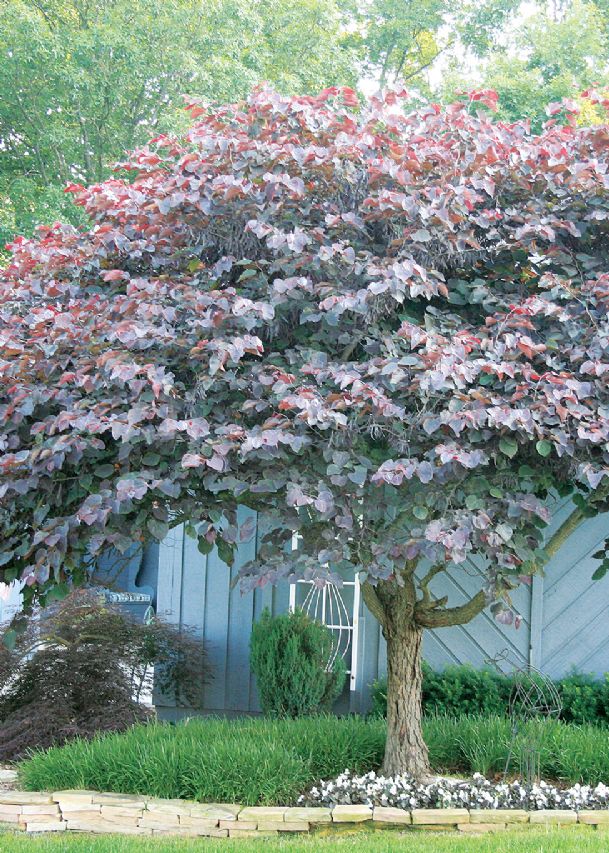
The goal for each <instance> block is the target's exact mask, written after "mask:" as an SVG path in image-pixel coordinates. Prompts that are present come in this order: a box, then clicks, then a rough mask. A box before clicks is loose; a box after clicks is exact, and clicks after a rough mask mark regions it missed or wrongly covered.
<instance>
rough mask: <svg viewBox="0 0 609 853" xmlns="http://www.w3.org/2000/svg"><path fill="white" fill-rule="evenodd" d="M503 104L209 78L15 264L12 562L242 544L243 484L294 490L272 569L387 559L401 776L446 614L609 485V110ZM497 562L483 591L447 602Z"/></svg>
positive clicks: (523, 569) (264, 553)
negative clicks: (463, 572) (236, 89)
mask: <svg viewBox="0 0 609 853" xmlns="http://www.w3.org/2000/svg"><path fill="white" fill-rule="evenodd" d="M495 101H496V96H495V95H494V93H491V92H476V93H473V94H472V96H471V103H470V104H457V105H454V106H451V107H448V108H446V109H445V110H441V109H440V108H439V107H425V108H422V109H420V110H418V111H414V112H411V113H405V112H403V111H401V110H396V109H395V106H396V96H395V95H388V96H387V99H386V100H385V101H380V100H378V99H373V100H372V101H371V103H370V104H369V105H368V106H367V107H365V108H363V109H361V110H359V109H358V105H357V99H356V97H355V95H354V93H353V91H352V90H350V89H343V90H337V89H329V90H326V91H324V92H323V93H322V94H321V95H319V96H317V97H315V98H314V97H311V96H301V97H298V98H292V99H288V98H285V97H282V96H280V95H278V94H277V93H275V92H273V91H267V90H261V91H257V92H255V93H254V94H253V95H252V96H251V97H250V99H249V100H248V101H247V103H243V104H240V105H235V106H230V107H222V108H209V107H206V106H201V105H199V104H196V103H193V104H192V105H191V112H192V114H193V116H194V117H197V118H198V119H199V121H198V123H197V124H195V126H194V127H193V128H192V130H191V131H190V132H189V133H188V134H187V135H186V136H185V138H184V139H176V138H167V137H160V138H157V139H156V140H155V141H154V142H152V143H150V145H149V146H146V147H144V148H143V149H141V150H139V151H138V152H136V153H135V154H134V156H133V158H132V159H131V160H130V161H129V163H127V164H126V165H125V168H126V169H128V172H127V175H128V179H123V178H121V177H120V176H116V177H114V178H112V179H110V180H108V181H106V182H105V183H103V184H101V185H93V186H92V187H90V188H88V189H87V188H84V187H82V186H77V185H74V186H72V187H71V191H72V192H73V193H74V195H75V198H76V201H77V203H78V204H79V205H81V206H82V207H84V209H85V211H86V213H87V215H88V216H90V218H91V221H92V223H93V224H92V227H91V228H90V230H89V231H87V232H84V233H81V232H77V231H75V230H74V229H73V228H71V227H69V226H56V227H54V228H52V229H48V230H46V231H42V232H41V233H40V234H39V235H38V237H37V239H35V240H30V241H28V240H24V239H20V240H17V241H16V242H15V245H14V247H13V249H14V256H13V259H12V261H11V263H10V264H9V265H8V266H7V268H6V270H5V271H4V272H3V274H2V276H1V277H0V304H1V305H2V311H1V312H0V381H1V387H0V441H1V442H2V447H3V452H2V455H0V523H1V524H2V529H3V538H2V541H1V542H0V565H1V566H2V567H3V569H2V574H3V576H4V578H5V579H6V580H11V579H12V578H16V577H21V578H22V579H23V580H24V581H25V584H26V587H25V593H26V599H27V600H30V601H31V600H32V599H33V598H34V597H36V596H38V598H39V599H40V600H41V601H43V602H44V601H45V600H46V598H48V596H49V595H51V594H52V595H53V596H55V595H57V594H58V593H57V590H59V594H63V593H64V592H65V591H66V590H67V588H68V587H69V584H71V583H77V582H80V581H82V580H83V579H84V577H85V568H86V567H85V560H86V558H87V556H89V557H92V558H95V556H96V555H97V554H100V553H102V552H103V551H104V550H105V549H107V548H108V547H114V548H117V549H118V550H119V551H124V550H126V549H127V548H129V547H131V545H132V543H133V541H134V540H136V541H138V540H139V541H145V540H146V539H148V538H150V537H153V538H155V539H162V538H163V537H164V536H165V535H166V533H167V532H168V530H169V528H170V527H171V526H172V525H174V524H177V523H179V522H184V523H185V525H186V531H187V533H189V534H190V535H193V536H196V537H198V539H199V547H200V549H201V550H202V551H203V552H204V553H205V552H207V551H209V550H210V549H211V548H212V547H213V545H214V544H215V545H217V547H218V550H219V554H220V557H221V558H222V559H224V560H226V561H227V562H229V563H230V562H231V560H232V553H233V550H234V548H235V545H236V543H237V542H238V541H239V540H244V539H247V538H248V536H251V534H252V530H251V525H247V524H246V525H243V526H242V527H241V528H239V527H238V525H237V521H236V518H237V514H236V513H237V509H238V507H239V506H240V505H245V506H248V507H251V508H252V509H254V510H258V511H261V512H267V513H268V514H269V516H270V517H271V518H273V519H275V526H274V527H273V526H272V525H271V526H269V529H268V531H267V532H266V533H265V535H264V536H263V537H262V541H261V542H260V543H259V544H260V548H259V553H258V556H257V561H256V562H255V563H253V564H252V565H251V566H249V567H247V568H246V569H245V570H244V572H243V575H242V581H243V584H244V586H245V587H246V588H252V587H255V586H260V585H263V584H265V583H267V582H276V581H278V580H280V579H282V578H287V579H290V580H294V579H295V578H297V577H305V578H308V579H311V578H314V579H317V580H318V581H320V582H321V581H323V580H324V579H335V580H340V578H341V577H343V576H345V575H346V574H349V573H351V574H352V573H353V572H358V573H360V579H361V580H362V583H363V587H362V588H363V595H364V600H365V601H366V604H367V605H368V607H369V608H370V610H371V611H372V613H373V614H374V615H375V616H376V617H377V618H378V619H379V621H380V623H381V625H382V628H383V633H384V636H385V638H386V640H387V654H388V715H387V716H388V737H387V752H386V757H385V764H384V770H385V772H386V773H390V774H391V773H396V772H403V771H411V772H413V773H415V774H416V775H419V776H422V775H424V774H425V773H426V772H427V770H428V767H427V751H426V748H425V744H424V742H423V738H422V734H421V726H420V699H421V695H420V692H421V666H420V649H421V638H422V632H423V629H432V630H433V629H435V628H439V627H442V626H448V625H455V624H459V623H463V622H467V621H469V620H470V619H472V618H474V617H475V616H476V615H477V614H478V613H480V612H481V611H482V610H483V608H484V607H485V606H486V605H491V608H492V611H493V613H494V614H495V616H496V617H497V618H499V619H502V620H503V621H507V622H510V621H513V620H514V614H513V612H512V611H511V607H510V597H509V596H510V591H511V590H512V589H513V588H514V587H515V586H517V585H518V583H519V582H521V580H522V579H523V578H524V579H526V578H527V577H528V576H530V575H531V574H532V573H533V572H535V571H537V570H539V569H540V568H541V567H542V566H543V564H544V562H545V561H546V560H547V558H548V555H549V554H550V553H552V551H553V550H555V549H556V548H557V547H558V545H559V543H560V542H561V541H562V539H564V537H565V536H566V535H568V533H569V532H570V531H571V530H572V529H573V528H574V527H575V526H576V525H577V523H579V521H581V519H582V517H583V516H584V515H585V514H586V513H590V512H595V511H597V510H599V509H604V508H606V506H607V503H606V499H605V493H606V486H605V484H606V482H607V480H606V476H607V474H609V451H608V450H607V446H608V445H607V442H608V440H609V418H608V416H607V412H608V411H609V395H608V386H607V377H608V376H609V358H608V356H607V348H608V347H609V337H608V333H607V300H608V299H609V286H608V281H609V274H608V270H607V266H608V263H609V259H608V258H607V245H608V244H607V220H608V218H609V189H608V185H607V172H608V167H609V162H608V161H609V154H608V152H609V146H608V145H607V141H608V139H609V130H608V129H607V127H605V126H599V127H595V128H591V129H585V128H580V129H578V128H576V127H575V126H574V115H573V114H572V113H570V116H571V123H568V124H566V125H564V126H563V125H561V124H560V123H559V122H555V121H552V122H550V123H549V124H548V126H547V127H545V128H544V129H543V130H542V131H541V133H540V135H538V136H536V135H534V134H532V133H531V132H530V131H529V129H528V128H527V125H526V124H523V123H515V124H513V125H507V124H505V123H494V122H492V121H491V120H490V119H489V118H488V116H487V115H486V114H485V113H484V112H483V111H476V109H475V105H476V104H477V103H485V104H487V105H490V106H492V105H493V104H494V103H495ZM600 106H603V104H600ZM567 109H571V108H570V107H568V106H567ZM575 489H577V490H578V492H577V495H576V502H577V505H576V506H575V508H574V511H573V513H572V515H571V516H570V518H569V519H568V520H567V521H566V522H565V524H564V525H563V526H562V527H561V528H560V530H559V531H558V533H557V534H556V535H555V536H554V537H553V539H552V540H551V541H550V542H549V543H544V536H543V528H544V526H545V525H546V523H547V521H548V519H549V517H550V509H549V501H550V499H551V497H552V496H553V495H556V493H559V494H569V493H572V492H573V491H574V490H575ZM550 503H551V501H550ZM293 531H298V533H299V547H298V549H297V550H293V551H290V550H287V546H288V545H289V543H290V542H291V540H292V533H293ZM544 545H545V547H544ZM468 556H469V557H476V558H478V559H479V560H480V561H481V562H482V564H483V565H484V566H486V568H485V570H484V574H483V577H482V579H481V588H480V590H479V592H477V594H476V595H475V596H474V597H473V598H472V599H471V600H469V601H466V602H463V603H455V602H449V601H447V600H446V598H440V599H438V598H436V597H435V595H434V593H433V582H434V578H436V577H437V575H439V574H440V573H442V572H443V571H445V570H446V568H447V567H448V566H452V567H455V568H457V569H458V567H459V566H462V564H463V563H464V561H465V559H466V558H467V557H468ZM608 566H609V561H607V560H605V561H604V562H602V563H601V565H600V566H599V570H598V573H602V572H603V571H605V570H606V569H607V567H608Z"/></svg>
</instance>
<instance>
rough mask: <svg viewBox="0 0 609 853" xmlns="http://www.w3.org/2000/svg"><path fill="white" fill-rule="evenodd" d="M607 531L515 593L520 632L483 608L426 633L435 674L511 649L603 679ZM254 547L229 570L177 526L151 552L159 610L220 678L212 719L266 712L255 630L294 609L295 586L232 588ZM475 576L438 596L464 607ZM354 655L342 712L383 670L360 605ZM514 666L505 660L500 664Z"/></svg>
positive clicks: (583, 538) (459, 578)
mask: <svg viewBox="0 0 609 853" xmlns="http://www.w3.org/2000/svg"><path fill="white" fill-rule="evenodd" d="M570 510H571V506H570V504H568V503H567V502H564V503H563V504H562V505H560V506H559V507H558V508H557V509H556V511H555V515H554V521H553V525H552V526H551V527H550V529H549V533H552V531H553V530H554V529H556V528H557V526H558V525H559V524H560V523H561V522H562V521H563V520H564V518H565V517H566V516H567V515H568V513H569V512H570ZM245 512H247V511H245V510H244V513H245ZM243 518H245V515H244V516H243ZM608 532H609V516H607V515H603V516H598V517H597V518H593V519H588V520H587V521H586V522H585V523H584V524H582V525H581V527H580V528H579V529H578V530H577V532H576V533H575V534H574V535H573V536H572V537H571V539H570V540H569V541H568V542H567V543H565V545H564V546H563V547H562V548H561V550H560V551H559V553H558V554H557V555H556V556H555V557H554V558H553V559H552V561H551V562H550V563H549V564H548V566H547V568H546V572H545V576H544V577H536V578H535V579H534V580H533V582H532V584H531V585H530V586H521V587H520V588H519V589H518V590H516V591H515V592H514V595H513V604H514V607H515V609H516V611H517V612H518V613H520V615H521V616H522V624H521V626H520V628H519V629H518V630H516V629H515V628H514V627H512V626H504V625H500V624H499V623H497V622H496V621H495V620H494V619H493V618H492V616H491V615H490V613H488V612H484V613H482V614H481V615H480V616H478V617H477V618H476V619H474V620H473V621H472V622H471V623H469V624H468V625H463V626H457V627H453V628H442V629H439V630H436V631H433V632H432V631H426V632H425V636H424V655H425V658H426V659H427V660H428V661H429V663H430V664H431V665H432V666H433V667H434V668H442V667H444V666H446V665H447V664H451V663H471V664H472V665H474V666H477V667H479V666H483V665H484V664H485V661H486V660H487V659H488V658H489V657H491V656H495V655H496V654H497V653H498V652H500V651H501V650H502V649H505V648H507V649H508V650H509V656H510V661H511V662H512V664H513V663H520V664H526V663H531V664H532V665H534V666H537V667H538V668H540V669H542V670H543V671H544V672H546V673H547V674H548V675H551V676H559V675H562V674H564V673H566V672H568V671H569V670H570V669H572V668H577V669H578V670H580V671H584V672H592V673H594V674H596V675H599V676H600V675H602V674H603V673H604V672H605V671H609V577H607V578H605V579H603V580H601V581H592V580H591V577H592V573H593V571H594V568H595V566H596V562H595V561H594V560H592V558H591V554H592V553H594V551H596V550H597V549H598V545H599V543H600V542H601V541H602V540H603V539H604V538H605V536H606V535H607V533H608ZM255 548H256V540H255V538H254V539H253V540H252V541H251V542H249V543H246V544H244V545H242V546H241V547H240V548H239V551H238V554H237V558H236V560H235V565H234V566H233V567H232V569H229V567H228V566H227V565H226V564H224V563H223V562H222V561H221V560H220V558H219V557H218V554H217V551H216V550H215V549H214V550H213V551H212V552H211V553H210V554H208V555H207V556H203V555H202V554H200V553H199V551H198V549H197V542H196V540H194V539H191V538H190V537H188V536H185V535H184V531H183V528H182V527H178V528H175V529H174V530H173V531H172V532H171V533H170V534H169V536H168V538H167V539H166V540H165V541H164V542H163V543H162V544H161V545H160V546H158V547H157V548H156V549H151V550H149V551H148V552H147V553H146V554H145V559H144V567H145V572H144V574H146V578H147V580H146V583H147V584H149V585H151V586H154V587H155V588H156V599H155V602H156V609H157V613H158V614H159V615H160V616H162V617H163V618H165V619H168V620H169V621H172V622H174V623H176V624H180V625H185V626H186V625H187V626H190V627H191V628H193V629H194V631H195V632H196V633H197V635H198V636H199V637H200V638H201V641H202V642H204V643H205V645H206V647H207V650H208V654H209V658H210V662H211V664H212V666H213V670H214V680H213V682H212V683H211V684H210V685H208V686H207V687H205V689H204V695H203V697H202V700H203V710H204V711H205V712H207V713H223V714H244V713H246V714H247V713H256V712H258V710H259V706H258V702H257V696H256V685H255V681H254V679H253V677H252V674H251V672H250V669H249V638H250V632H251V628H252V624H253V622H254V621H255V620H256V619H258V617H259V616H260V614H261V612H262V610H263V609H264V608H265V607H268V608H269V609H270V610H271V611H272V612H273V613H283V612H285V611H286V610H287V609H288V602H289V585H288V584H286V583H283V584H279V585H278V586H276V587H271V586H267V587H265V588H263V589H260V590H256V591H255V592H253V593H247V594H242V593H241V591H240V590H239V589H238V588H236V587H234V586H233V585H232V581H233V580H234V578H235V576H236V573H237V572H238V570H239V567H240V566H241V565H242V564H243V563H245V562H247V561H248V560H249V559H251V558H252V556H253V554H254V553H255ZM155 570H156V573H157V577H156V579H155V578H154V574H155ZM478 577H479V571H478V569H477V568H476V565H475V564H474V563H472V562H468V563H467V564H466V565H465V566H460V567H456V568H455V569H454V570H452V571H449V572H448V573H446V574H443V575H439V576H438V577H437V578H436V579H435V580H434V584H433V586H432V591H433V592H434V593H435V594H436V595H438V596H440V595H448V596H449V603H450V604H451V605H456V604H460V603H463V602H464V601H466V600H467V599H468V598H469V597H471V595H473V594H475V593H476V592H477V591H478V590H479V589H480V583H479V580H478ZM357 655H358V666H357V673H358V674H357V682H356V685H355V690H353V691H346V694H345V696H344V697H343V700H342V702H341V704H340V706H339V709H340V710H343V711H346V710H351V711H365V710H366V709H367V707H368V702H369V691H370V684H371V683H372V682H373V681H374V679H375V678H377V677H378V676H379V675H382V674H383V673H384V672H385V669H386V653H385V645H384V640H383V638H382V636H381V632H380V630H379V625H378V623H377V621H376V620H375V619H374V617H372V616H371V614H370V613H369V612H368V611H367V609H366V608H365V606H364V605H363V603H362V604H361V607H360V613H359V642H358V649H357ZM510 665H511V664H510V663H505V664H503V668H505V669H509V668H510ZM157 701H158V708H159V713H160V715H161V716H164V717H166V718H176V717H180V716H183V715H184V714H192V713H193V712H192V711H189V710H188V709H186V710H184V709H175V708H172V707H170V706H169V704H168V703H167V702H165V701H164V700H163V698H162V697H158V699H157Z"/></svg>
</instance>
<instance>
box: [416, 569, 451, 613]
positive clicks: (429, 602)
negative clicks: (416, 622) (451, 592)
mask: <svg viewBox="0 0 609 853" xmlns="http://www.w3.org/2000/svg"><path fill="white" fill-rule="evenodd" d="M445 568H446V567H445V566H443V565H441V564H440V563H438V565H436V566H432V567H431V569H430V570H429V571H428V572H427V574H426V575H424V577H422V578H421V580H420V581H418V583H417V586H418V587H419V589H420V590H421V592H422V593H423V598H420V599H419V601H418V602H417V607H420V608H421V610H428V609H431V608H433V607H439V606H441V603H444V604H446V598H442V599H439V600H434V599H432V597H431V593H430V591H429V584H430V583H431V581H432V580H433V579H434V578H435V576H436V575H439V574H440V572H443V571H444V569H445Z"/></svg>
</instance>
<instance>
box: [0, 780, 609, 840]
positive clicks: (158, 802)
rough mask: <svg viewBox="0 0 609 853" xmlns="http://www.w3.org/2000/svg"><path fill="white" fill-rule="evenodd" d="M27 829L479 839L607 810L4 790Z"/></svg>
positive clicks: (581, 819)
mask: <svg viewBox="0 0 609 853" xmlns="http://www.w3.org/2000/svg"><path fill="white" fill-rule="evenodd" d="M2 823H5V824H8V825H10V826H12V827H13V828H16V829H22V830H25V831H26V832H30V833H31V832H57V831H64V832H65V831H68V832H91V833H118V834H123V835H124V834H127V835H148V836H151V835H175V836H195V837H196V836H205V837H210V838H246V837H259V836H269V835H271V836H279V834H280V833H302V832H311V831H315V832H322V833H323V832H340V831H341V830H345V829H346V830H349V829H350V830H353V829H354V828H366V827H370V828H374V829H393V830H402V831H410V832H413V831H415V832H416V831H433V832H446V831H459V832H463V833H470V834H478V833H484V832H498V831H505V830H507V829H527V827H535V826H540V825H542V826H543V825H557V826H566V825H569V824H571V825H572V824H576V823H579V824H582V825H586V826H592V827H594V828H596V829H603V828H605V829H609V809H608V810H605V811H592V810H590V811H581V812H579V814H578V813H577V812H574V811H566V810H547V811H531V812H527V811H522V810H518V809H471V810H468V809H412V810H410V811H409V810H406V809H399V808H389V807H381V806H377V807H371V806H366V805H345V806H334V807H332V808H324V807H311V808H305V807H295V808H288V807H284V806H266V807H264V806H260V807H251V806H240V805H236V804H234V803H196V802H192V801H190V800H162V799H158V798H156V797H145V796H140V795H137V794H112V793H100V792H98V791H56V792H55V793H52V794H51V793H43V792H22V791H10V792H0V824H2Z"/></svg>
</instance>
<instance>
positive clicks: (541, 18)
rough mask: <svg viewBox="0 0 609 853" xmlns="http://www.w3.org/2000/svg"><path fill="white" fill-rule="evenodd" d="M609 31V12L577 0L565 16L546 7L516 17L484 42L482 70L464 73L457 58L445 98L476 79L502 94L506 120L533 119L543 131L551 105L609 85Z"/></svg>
mask: <svg viewBox="0 0 609 853" xmlns="http://www.w3.org/2000/svg"><path fill="white" fill-rule="evenodd" d="M608 31H609V14H608V13H607V12H606V11H604V10H603V8H602V7H600V6H599V5H597V4H595V3H592V2H587V0H573V2H570V3H568V4H566V5H565V7H564V9H562V10H561V11H560V13H557V12H556V10H553V9H552V8H550V7H549V6H547V5H545V4H540V5H538V6H537V7H536V8H534V10H533V11H532V12H529V14H528V15H526V16H522V15H521V16H519V17H514V16H512V17H511V18H510V20H509V23H508V24H507V25H506V26H505V27H504V28H503V29H502V30H501V31H500V33H497V32H495V39H494V40H490V41H489V40H487V41H486V43H484V42H481V43H480V44H479V47H480V53H486V56H485V58H484V60H483V61H482V64H481V65H480V66H479V67H478V68H475V67H470V68H469V69H468V70H467V71H464V70H463V64H462V61H461V60H460V59H456V60H454V61H453V63H452V70H451V71H450V72H449V73H448V74H447V75H446V77H445V78H444V80H443V83H442V87H441V92H442V95H443V97H445V98H446V99H447V100H451V99H452V98H453V96H454V94H455V92H457V91H458V90H463V89H468V88H471V85H472V77H473V76H475V77H476V78H477V82H479V83H480V84H481V85H483V86H484V87H488V88H491V89H494V90H495V91H496V92H497V94H498V95H499V102H498V108H499V109H498V112H499V115H500V116H501V117H502V118H505V119H508V120H510V121H515V120H518V119H522V118H528V119H531V121H532V122H533V125H534V127H536V128H539V127H540V126H541V124H542V122H544V121H546V120H547V117H548V116H547V113H546V107H547V105H548V104H550V103H553V102H560V101H561V100H562V99H563V98H577V97H578V95H579V94H580V93H581V92H582V91H584V90H585V89H588V88H590V87H593V86H596V87H600V88H603V87H604V86H606V85H607V84H609V67H608V61H607V60H608V57H609V48H608ZM472 44H473V42H472Z"/></svg>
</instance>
